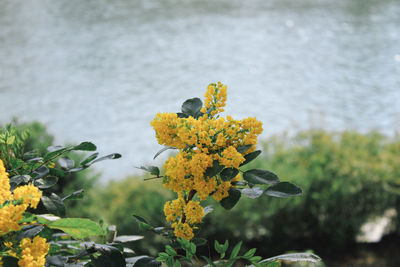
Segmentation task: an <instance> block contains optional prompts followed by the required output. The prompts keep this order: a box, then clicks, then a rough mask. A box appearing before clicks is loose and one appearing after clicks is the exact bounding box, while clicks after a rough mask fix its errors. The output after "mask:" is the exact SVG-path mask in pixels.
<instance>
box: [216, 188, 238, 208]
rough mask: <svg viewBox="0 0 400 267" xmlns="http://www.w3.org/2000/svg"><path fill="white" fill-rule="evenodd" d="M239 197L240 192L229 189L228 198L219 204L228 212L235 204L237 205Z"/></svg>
mask: <svg viewBox="0 0 400 267" xmlns="http://www.w3.org/2000/svg"><path fill="white" fill-rule="evenodd" d="M241 195H242V194H241V193H240V191H239V190H238V189H236V188H231V189H229V196H228V197H226V198H224V199H222V200H221V202H220V204H221V206H222V207H224V208H225V209H226V210H230V209H232V208H233V207H234V206H235V205H236V203H238V201H239V199H240V196H241Z"/></svg>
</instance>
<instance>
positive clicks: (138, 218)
mask: <svg viewBox="0 0 400 267" xmlns="http://www.w3.org/2000/svg"><path fill="white" fill-rule="evenodd" d="M132 216H133V217H134V218H135V219H136V221H137V222H138V223H141V222H142V223H145V224H150V223H149V222H148V221H147V220H146V219H145V218H143V217H140V216H138V215H135V214H133V215H132Z"/></svg>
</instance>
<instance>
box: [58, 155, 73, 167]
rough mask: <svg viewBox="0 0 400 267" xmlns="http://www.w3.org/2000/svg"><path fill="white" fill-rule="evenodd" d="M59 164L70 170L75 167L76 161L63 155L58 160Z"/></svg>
mask: <svg viewBox="0 0 400 267" xmlns="http://www.w3.org/2000/svg"><path fill="white" fill-rule="evenodd" d="M58 164H60V166H61V168H63V169H66V170H68V169H72V168H73V167H74V165H75V162H74V161H73V160H72V159H70V158H68V157H62V158H60V159H59V160H58Z"/></svg>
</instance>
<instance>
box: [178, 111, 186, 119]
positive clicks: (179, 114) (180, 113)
mask: <svg viewBox="0 0 400 267" xmlns="http://www.w3.org/2000/svg"><path fill="white" fill-rule="evenodd" d="M176 115H178V118H188V117H189V115H186V114H185V113H182V112H177V113H176Z"/></svg>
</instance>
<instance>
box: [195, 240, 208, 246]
mask: <svg viewBox="0 0 400 267" xmlns="http://www.w3.org/2000/svg"><path fill="white" fill-rule="evenodd" d="M192 242H193V243H194V244H195V245H196V246H198V247H201V246H204V245H205V244H207V239H204V238H193V239H192Z"/></svg>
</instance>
